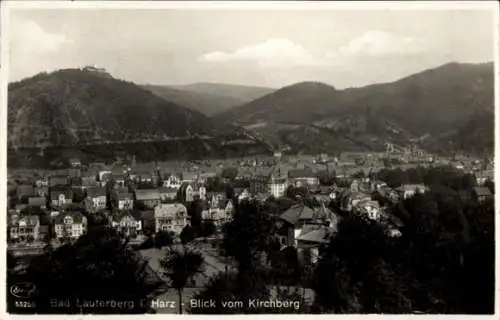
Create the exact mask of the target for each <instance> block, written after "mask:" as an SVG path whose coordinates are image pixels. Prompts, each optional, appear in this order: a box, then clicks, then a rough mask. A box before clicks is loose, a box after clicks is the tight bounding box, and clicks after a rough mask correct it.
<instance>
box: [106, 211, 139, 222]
mask: <svg viewBox="0 0 500 320" xmlns="http://www.w3.org/2000/svg"><path fill="white" fill-rule="evenodd" d="M127 216H130V217H132V218H133V219H134V220H136V221H140V220H142V212H140V211H137V210H125V211H120V212H116V213H114V214H113V215H112V217H111V219H112V220H113V221H116V222H119V221H121V220H122V219H123V218H125V217H127Z"/></svg>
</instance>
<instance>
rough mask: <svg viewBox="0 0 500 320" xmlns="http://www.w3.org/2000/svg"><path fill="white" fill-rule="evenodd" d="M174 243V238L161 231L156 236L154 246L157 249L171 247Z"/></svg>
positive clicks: (168, 233)
mask: <svg viewBox="0 0 500 320" xmlns="http://www.w3.org/2000/svg"><path fill="white" fill-rule="evenodd" d="M173 243H174V239H173V236H172V234H171V233H170V232H168V231H160V232H158V233H157V234H155V236H154V246H155V248H159V249H160V248H163V247H165V246H171V245H172V244H173Z"/></svg>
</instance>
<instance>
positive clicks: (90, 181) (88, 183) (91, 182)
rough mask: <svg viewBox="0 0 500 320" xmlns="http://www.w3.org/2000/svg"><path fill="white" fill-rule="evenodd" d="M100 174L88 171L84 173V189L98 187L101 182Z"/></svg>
mask: <svg viewBox="0 0 500 320" xmlns="http://www.w3.org/2000/svg"><path fill="white" fill-rule="evenodd" d="M97 177H98V173H97V172H95V171H86V172H83V173H82V186H83V187H84V188H90V187H97V186H98V185H99V182H98V181H97Z"/></svg>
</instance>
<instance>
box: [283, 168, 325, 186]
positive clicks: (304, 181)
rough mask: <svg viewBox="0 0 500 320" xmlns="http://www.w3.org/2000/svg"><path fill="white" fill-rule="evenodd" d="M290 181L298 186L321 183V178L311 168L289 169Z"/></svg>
mask: <svg viewBox="0 0 500 320" xmlns="http://www.w3.org/2000/svg"><path fill="white" fill-rule="evenodd" d="M288 181H289V183H290V184H291V185H293V186H296V187H301V186H307V185H319V178H318V175H317V174H316V173H314V172H313V171H312V170H311V169H293V170H290V171H288Z"/></svg>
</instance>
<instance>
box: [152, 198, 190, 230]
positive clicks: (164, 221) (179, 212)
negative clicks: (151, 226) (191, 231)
mask: <svg viewBox="0 0 500 320" xmlns="http://www.w3.org/2000/svg"><path fill="white" fill-rule="evenodd" d="M154 219H155V232H160V231H169V232H174V233H176V234H177V235H179V234H180V233H181V231H182V229H184V227H185V226H187V225H188V223H189V222H188V214H187V208H186V206H185V205H183V204H182V203H161V204H159V205H157V206H156V207H155V211H154Z"/></svg>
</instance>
